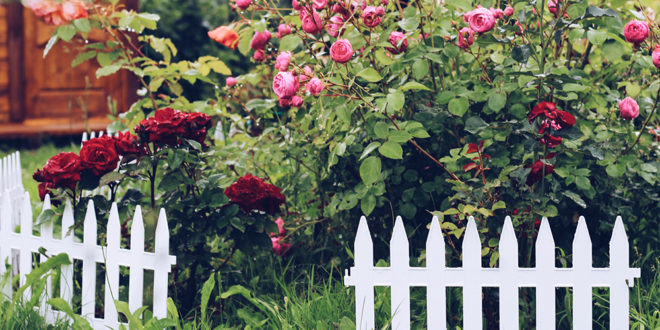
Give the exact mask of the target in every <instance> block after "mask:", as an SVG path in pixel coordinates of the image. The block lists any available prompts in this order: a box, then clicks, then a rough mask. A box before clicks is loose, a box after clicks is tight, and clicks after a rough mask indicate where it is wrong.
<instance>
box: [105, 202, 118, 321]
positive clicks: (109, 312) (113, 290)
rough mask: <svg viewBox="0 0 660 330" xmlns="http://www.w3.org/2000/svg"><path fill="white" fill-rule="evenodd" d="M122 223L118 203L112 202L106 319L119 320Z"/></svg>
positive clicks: (107, 258) (108, 247)
mask: <svg viewBox="0 0 660 330" xmlns="http://www.w3.org/2000/svg"><path fill="white" fill-rule="evenodd" d="M120 226H121V224H120V223H119V212H118V211H117V203H112V207H111V208H110V216H109V217H108V228H107V230H108V237H107V242H108V245H107V247H106V262H105V278H106V282H105V297H104V298H105V300H104V304H105V315H104V318H105V321H106V322H112V323H113V324H114V323H116V322H117V308H116V306H115V299H119V264H118V260H117V259H118V258H117V254H118V252H119V248H120V242H121V227H120Z"/></svg>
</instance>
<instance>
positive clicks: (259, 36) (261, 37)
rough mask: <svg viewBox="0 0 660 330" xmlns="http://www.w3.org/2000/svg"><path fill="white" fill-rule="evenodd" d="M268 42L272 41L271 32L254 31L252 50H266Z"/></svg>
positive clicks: (251, 42)
mask: <svg viewBox="0 0 660 330" xmlns="http://www.w3.org/2000/svg"><path fill="white" fill-rule="evenodd" d="M268 40H270V31H268V30H266V31H264V32H259V31H254V36H252V41H250V48H252V49H254V50H260V49H261V50H263V49H264V48H266V43H267V42H268Z"/></svg>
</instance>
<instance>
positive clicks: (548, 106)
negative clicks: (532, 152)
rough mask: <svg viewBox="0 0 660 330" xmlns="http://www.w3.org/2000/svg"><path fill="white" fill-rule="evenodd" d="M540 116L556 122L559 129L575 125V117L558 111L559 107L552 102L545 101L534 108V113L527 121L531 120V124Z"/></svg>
mask: <svg viewBox="0 0 660 330" xmlns="http://www.w3.org/2000/svg"><path fill="white" fill-rule="evenodd" d="M540 115H543V116H544V117H545V118H548V119H552V120H553V121H555V122H556V123H557V124H558V125H559V128H558V129H561V128H563V127H571V126H573V125H575V117H574V116H573V115H572V114H570V113H569V112H567V111H563V110H559V109H557V106H556V105H555V104H554V103H552V102H545V101H544V102H541V103H539V104H537V105H535V106H534V108H532V111H531V112H530V113H529V114H528V115H527V119H529V122H530V123H531V122H532V121H534V119H535V118H536V117H538V116H540ZM555 129H557V128H555Z"/></svg>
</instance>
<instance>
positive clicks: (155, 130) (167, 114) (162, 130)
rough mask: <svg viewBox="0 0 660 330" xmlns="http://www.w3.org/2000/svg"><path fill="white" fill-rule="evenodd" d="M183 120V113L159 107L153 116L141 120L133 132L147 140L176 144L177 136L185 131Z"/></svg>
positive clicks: (177, 141)
mask: <svg viewBox="0 0 660 330" xmlns="http://www.w3.org/2000/svg"><path fill="white" fill-rule="evenodd" d="M184 120H185V115H184V113H182V112H181V111H179V110H173V109H171V108H165V109H160V110H157V111H156V114H155V115H154V116H153V117H150V118H147V119H145V120H142V121H141V122H140V124H138V126H137V127H135V133H136V134H137V135H138V136H139V137H140V138H141V139H143V140H144V141H147V142H155V143H160V144H168V145H178V144H179V143H180V141H179V138H178V137H179V136H180V135H182V134H183V133H184V132H185V126H184V125H183V124H184Z"/></svg>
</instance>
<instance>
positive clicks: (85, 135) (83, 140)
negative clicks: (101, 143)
mask: <svg viewBox="0 0 660 330" xmlns="http://www.w3.org/2000/svg"><path fill="white" fill-rule="evenodd" d="M85 141H87V132H83V133H82V139H81V141H80V142H85Z"/></svg>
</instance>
